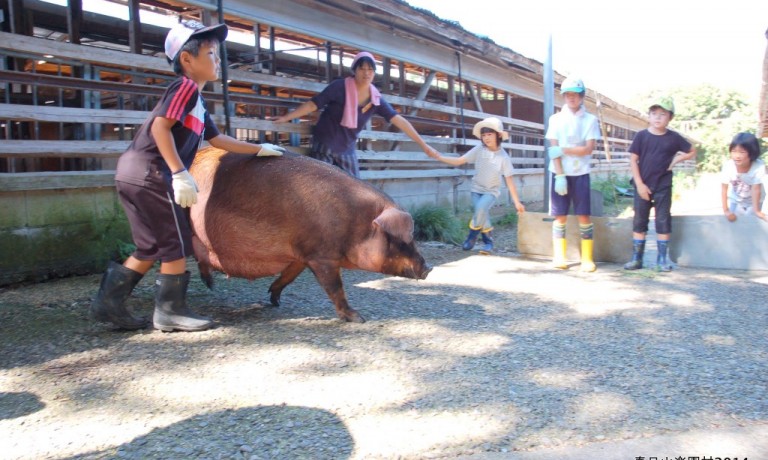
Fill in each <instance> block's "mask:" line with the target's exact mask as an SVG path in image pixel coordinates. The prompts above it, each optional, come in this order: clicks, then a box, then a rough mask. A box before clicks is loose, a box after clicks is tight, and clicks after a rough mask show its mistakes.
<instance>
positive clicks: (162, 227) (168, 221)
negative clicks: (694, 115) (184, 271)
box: [115, 181, 193, 262]
mask: <svg viewBox="0 0 768 460" xmlns="http://www.w3.org/2000/svg"><path fill="white" fill-rule="evenodd" d="M115 184H116V187H117V196H118V198H119V199H120V203H121V204H122V205H123V209H124V210H125V215H126V216H127V217H128V223H129V224H130V226H131V235H132V236H133V243H134V244H135V245H136V251H135V252H134V253H133V256H134V257H135V258H137V259H139V260H159V261H160V262H172V261H174V260H179V259H183V258H185V257H187V256H188V255H191V254H192V253H193V251H192V230H191V229H190V227H189V220H188V219H187V216H186V213H185V212H184V210H183V209H182V207H181V206H179V205H177V204H176V203H175V202H174V201H173V194H172V193H171V192H170V191H166V190H156V189H151V188H147V187H141V186H138V185H134V184H129V183H127V182H120V181H116V182H115Z"/></svg>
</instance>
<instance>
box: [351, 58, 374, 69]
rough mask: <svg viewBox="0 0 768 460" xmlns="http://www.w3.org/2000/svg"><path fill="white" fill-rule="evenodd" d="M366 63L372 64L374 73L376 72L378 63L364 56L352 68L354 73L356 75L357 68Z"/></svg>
mask: <svg viewBox="0 0 768 460" xmlns="http://www.w3.org/2000/svg"><path fill="white" fill-rule="evenodd" d="M364 62H367V63H368V64H370V66H371V68H372V69H373V70H374V71H375V70H376V63H375V62H373V59H371V58H369V57H368V56H363V57H361V58H360V59H358V60H357V61H356V62H355V65H353V66H352V73H355V70H357V68H358V67H360V65H361V64H362V63H364Z"/></svg>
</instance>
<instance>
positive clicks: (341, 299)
mask: <svg viewBox="0 0 768 460" xmlns="http://www.w3.org/2000/svg"><path fill="white" fill-rule="evenodd" d="M308 265H309V268H310V270H312V273H314V274H315V278H317V281H318V282H319V283H320V286H322V287H323V289H325V292H326V293H327V294H328V297H330V299H331V301H332V302H333V304H334V305H335V306H336V315H337V316H338V317H339V318H341V319H342V320H344V321H348V322H352V323H364V322H365V319H364V318H363V317H362V316H360V313H358V312H356V311H355V310H353V309H352V308H350V307H349V302H347V295H346V294H345V293H344V285H343V284H342V282H341V269H340V268H339V266H338V264H335V263H321V262H310V263H309V264H308Z"/></svg>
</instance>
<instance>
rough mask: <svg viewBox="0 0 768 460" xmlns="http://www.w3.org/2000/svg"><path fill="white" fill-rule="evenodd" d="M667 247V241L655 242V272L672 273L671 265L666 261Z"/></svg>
mask: <svg viewBox="0 0 768 460" xmlns="http://www.w3.org/2000/svg"><path fill="white" fill-rule="evenodd" d="M668 245H669V241H661V240H659V241H656V248H657V249H658V254H657V255H656V270H658V271H660V272H671V271H672V263H671V262H670V261H669V260H667V247H668Z"/></svg>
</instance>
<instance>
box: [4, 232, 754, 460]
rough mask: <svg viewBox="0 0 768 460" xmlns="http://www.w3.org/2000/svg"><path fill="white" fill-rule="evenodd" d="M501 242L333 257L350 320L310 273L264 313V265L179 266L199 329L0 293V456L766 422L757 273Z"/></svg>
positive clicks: (388, 452) (82, 296) (197, 451)
mask: <svg viewBox="0 0 768 460" xmlns="http://www.w3.org/2000/svg"><path fill="white" fill-rule="evenodd" d="M497 243H498V244H497V245H498V246H499V248H500V251H498V252H497V253H496V254H495V255H493V256H482V255H479V254H478V253H476V252H472V253H467V252H464V251H461V250H460V249H459V248H456V247H453V246H446V245H441V244H435V243H424V244H421V250H422V253H423V254H424V255H425V258H426V259H427V260H428V261H429V262H430V263H432V264H433V265H435V269H434V270H433V272H432V273H431V274H430V276H429V277H428V279H427V280H425V281H414V280H406V279H401V278H393V277H386V276H383V275H380V274H375V273H366V272H359V271H346V272H344V281H345V285H346V290H347V294H348V296H349V299H350V303H351V304H352V306H353V307H354V308H356V309H358V310H359V311H360V312H361V314H362V315H363V316H364V317H365V318H366V319H367V320H368V322H366V323H365V324H346V323H342V322H340V321H338V320H337V319H336V318H335V314H334V310H333V306H332V304H331V302H330V301H329V300H328V298H327V297H326V295H325V294H324V292H323V291H322V290H321V288H320V287H319V286H318V285H317V283H316V282H315V280H314V279H313V278H312V277H311V275H308V274H307V273H305V274H303V275H302V276H301V277H300V278H299V279H297V280H296V282H295V283H294V284H293V285H291V286H289V287H288V288H287V289H286V290H285V292H284V294H283V297H282V306H280V307H277V308H272V307H269V306H267V305H268V295H267V292H266V291H267V287H268V286H269V284H270V282H271V280H270V279H262V280H257V281H254V282H248V281H245V280H239V279H226V278H225V277H223V276H218V277H217V280H216V282H217V286H216V288H215V290H214V291H208V290H207V289H206V288H205V287H204V285H203V284H202V282H200V281H199V280H198V279H197V278H196V277H195V278H194V279H193V281H192V284H191V287H190V299H189V300H190V304H191V305H192V306H193V307H194V308H195V309H197V310H198V311H200V312H202V313H205V314H208V315H211V316H212V317H214V318H215V319H216V320H217V321H218V323H219V326H218V327H217V328H216V329H213V330H210V331H204V332H199V333H170V334H168V333H161V332H158V331H152V330H146V331H138V332H114V331H110V330H108V329H107V328H106V327H104V326H102V325H97V324H93V323H91V322H89V321H88V319H87V310H88V306H89V303H90V297H91V296H92V295H93V294H94V293H95V291H96V290H97V288H98V282H99V278H100V277H99V276H96V275H94V276H84V277H75V278H68V279H61V280H56V281H52V282H48V283H42V284H36V285H30V286H23V287H18V288H13V289H8V288H7V289H2V290H0V344H1V346H2V349H0V433H2V436H0V458H9V459H10V458H13V459H40V458H48V459H69V458H78V459H103V458H131V459H149V458H162V459H167V458H178V459H186V458H210V459H219V458H226V459H299V458H307V459H379V458H381V459H396V458H407V459H412V458H413V459H415V458H420V459H421V458H461V457H473V458H475V457H476V456H478V455H494V457H493V458H501V457H496V456H497V455H498V456H507V455H508V456H510V457H509V458H512V456H513V455H514V454H515V453H525V452H528V453H535V452H536V451H539V450H543V449H551V448H557V447H560V448H574V449H575V448H578V447H584V446H591V445H597V444H600V443H604V444H606V445H610V443H613V442H617V441H621V440H637V439H642V438H647V437H650V436H668V435H679V434H684V433H688V432H694V431H695V432H701V431H702V430H708V429H735V428H739V427H747V428H749V427H764V426H765V425H766V424H767V423H768V340H767V337H768V314H767V312H768V310H766V301H765V299H766V295H765V293H766V284H768V273H763V272H740V271H713V270H694V269H678V270H676V271H673V272H672V273H665V274H657V273H656V272H653V271H649V270H640V271H638V272H631V273H628V272H624V271H623V270H622V269H621V267H620V266H619V265H613V264H598V271H597V272H595V273H592V274H583V273H580V272H578V271H577V270H573V269H572V270H569V271H556V270H552V269H550V268H549V266H548V264H547V263H546V261H541V260H532V259H525V258H522V257H520V256H519V254H516V253H515V252H514V250H515V247H516V246H515V232H514V229H507V230H503V231H497ZM153 280H154V276H153V275H152V274H150V275H149V276H148V277H147V278H145V280H143V281H142V282H141V284H140V285H139V286H138V288H137V289H136V291H134V296H133V297H132V298H131V300H130V302H131V304H132V305H133V306H134V308H136V309H137V310H139V311H141V312H146V313H149V312H150V309H151V305H152V296H153V293H154V288H153V286H152V281H153ZM657 454H660V453H657V452H654V453H651V452H637V454H636V456H641V455H644V456H650V455H657ZM695 454H696V455H701V454H707V452H698V451H697V452H695ZM730 454H731V455H732V456H734V457H737V458H741V457H742V456H744V455H746V454H745V453H741V454H740V453H739V452H738V451H734V452H730ZM666 455H672V453H666ZM686 455H694V452H688V453H686ZM709 455H713V454H709ZM555 458H556V457H555ZM624 458H627V460H635V458H634V457H631V458H628V457H622V458H621V460H623V459H624ZM659 458H663V456H660V457H659ZM670 458H672V457H670ZM750 460H755V459H754V458H753V457H750Z"/></svg>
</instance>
